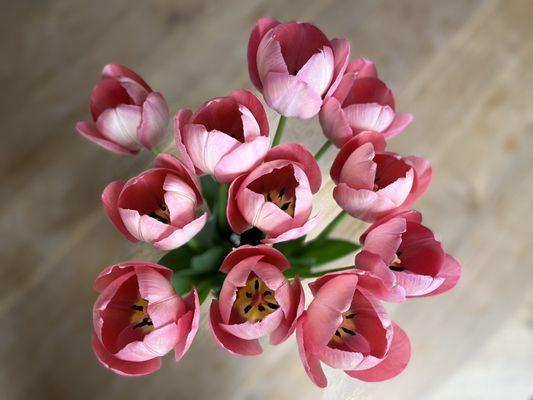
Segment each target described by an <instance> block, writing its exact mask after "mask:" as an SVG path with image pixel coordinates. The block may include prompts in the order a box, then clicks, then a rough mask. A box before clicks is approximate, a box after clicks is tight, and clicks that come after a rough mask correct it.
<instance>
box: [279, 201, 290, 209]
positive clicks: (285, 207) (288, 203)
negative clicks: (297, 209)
mask: <svg viewBox="0 0 533 400" xmlns="http://www.w3.org/2000/svg"><path fill="white" fill-rule="evenodd" d="M290 205H291V202H290V201H288V202H286V203H285V204H283V205H282V206H281V209H282V210H283V211H287V210H288V208H289V206H290Z"/></svg>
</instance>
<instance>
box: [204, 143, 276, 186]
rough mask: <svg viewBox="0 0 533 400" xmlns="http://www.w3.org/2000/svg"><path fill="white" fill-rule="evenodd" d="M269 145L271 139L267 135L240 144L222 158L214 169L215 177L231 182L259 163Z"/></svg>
mask: <svg viewBox="0 0 533 400" xmlns="http://www.w3.org/2000/svg"><path fill="white" fill-rule="evenodd" d="M269 147H270V139H269V138H268V137H266V136H259V137H256V138H255V139H253V140H252V141H251V142H247V143H242V144H240V145H239V146H237V147H236V148H234V149H233V150H231V151H229V152H228V153H227V154H225V155H223V156H222V157H221V158H220V161H219V162H218V163H217V165H216V167H215V170H214V175H215V179H216V180H217V181H218V182H221V183H231V182H232V181H233V180H234V179H235V178H236V177H237V176H239V175H241V174H243V173H245V172H248V171H250V170H251V169H253V168H255V167H256V166H257V165H259V164H260V163H261V162H262V161H263V159H264V158H265V156H266V154H267V152H268V149H269Z"/></svg>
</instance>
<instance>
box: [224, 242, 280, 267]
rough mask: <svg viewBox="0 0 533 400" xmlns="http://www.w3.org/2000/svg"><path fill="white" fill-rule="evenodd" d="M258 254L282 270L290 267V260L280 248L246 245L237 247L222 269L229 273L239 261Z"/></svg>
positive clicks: (226, 259) (264, 260)
mask: <svg viewBox="0 0 533 400" xmlns="http://www.w3.org/2000/svg"><path fill="white" fill-rule="evenodd" d="M257 255H261V256H262V258H261V261H263V262H265V263H268V264H272V265H273V266H275V267H276V268H278V269H279V270H280V271H285V270H286V269H288V268H290V264H289V261H288V260H287V258H286V257H285V255H284V254H283V253H282V252H280V251H279V250H277V249H275V248H273V247H271V246H265V245H257V246H251V245H244V246H241V247H238V248H236V249H235V250H233V251H232V252H231V253H229V254H228V255H227V256H226V258H225V259H224V261H222V265H221V266H220V271H221V272H224V273H226V274H227V273H228V272H229V271H231V269H232V268H233V267H234V266H235V265H237V264H238V263H239V262H241V261H243V260H245V259H247V258H249V257H253V256H257Z"/></svg>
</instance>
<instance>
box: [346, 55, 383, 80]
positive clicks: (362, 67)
mask: <svg viewBox="0 0 533 400" xmlns="http://www.w3.org/2000/svg"><path fill="white" fill-rule="evenodd" d="M349 72H354V73H356V77H357V78H377V77H378V71H377V70H376V65H375V64H374V63H373V62H372V61H370V60H368V59H366V58H363V57H362V58H357V59H355V60H352V61H350V62H349V63H348V66H347V67H346V73H349Z"/></svg>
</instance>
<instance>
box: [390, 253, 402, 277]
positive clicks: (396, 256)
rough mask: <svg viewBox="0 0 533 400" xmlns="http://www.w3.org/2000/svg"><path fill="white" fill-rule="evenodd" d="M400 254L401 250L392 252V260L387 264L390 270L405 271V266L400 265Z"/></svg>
mask: <svg viewBox="0 0 533 400" xmlns="http://www.w3.org/2000/svg"><path fill="white" fill-rule="evenodd" d="M401 255H402V253H401V252H397V253H396V254H394V259H393V260H392V262H391V263H390V266H389V268H390V269H391V270H392V271H397V272H402V271H405V268H404V267H402V266H401V264H402V260H401V259H400V256H401Z"/></svg>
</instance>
